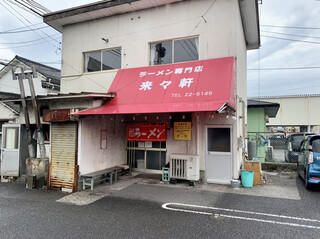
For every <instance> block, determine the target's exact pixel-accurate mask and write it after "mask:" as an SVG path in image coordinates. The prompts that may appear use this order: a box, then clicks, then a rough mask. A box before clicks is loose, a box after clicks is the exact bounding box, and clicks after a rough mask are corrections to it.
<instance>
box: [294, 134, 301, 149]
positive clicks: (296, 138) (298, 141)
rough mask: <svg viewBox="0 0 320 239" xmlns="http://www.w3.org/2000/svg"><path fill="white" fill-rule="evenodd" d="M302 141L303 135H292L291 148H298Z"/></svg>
mask: <svg viewBox="0 0 320 239" xmlns="http://www.w3.org/2000/svg"><path fill="white" fill-rule="evenodd" d="M302 140H304V136H303V135H292V147H300V145H301V142H302Z"/></svg>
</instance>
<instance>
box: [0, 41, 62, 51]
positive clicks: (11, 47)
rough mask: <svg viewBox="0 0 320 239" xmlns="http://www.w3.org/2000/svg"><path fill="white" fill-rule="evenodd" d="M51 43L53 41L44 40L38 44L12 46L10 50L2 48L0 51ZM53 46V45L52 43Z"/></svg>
mask: <svg viewBox="0 0 320 239" xmlns="http://www.w3.org/2000/svg"><path fill="white" fill-rule="evenodd" d="M50 41H52V40H46V39H44V41H43V42H38V43H33V44H23V45H21V46H12V47H10V48H8V47H1V48H0V49H14V48H23V47H27V46H34V45H40V44H44V43H50ZM50 44H51V43H50ZM55 47H56V46H55Z"/></svg>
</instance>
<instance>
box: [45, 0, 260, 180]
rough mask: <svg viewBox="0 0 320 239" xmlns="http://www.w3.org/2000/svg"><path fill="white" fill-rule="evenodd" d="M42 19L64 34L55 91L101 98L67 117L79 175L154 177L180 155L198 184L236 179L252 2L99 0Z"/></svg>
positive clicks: (254, 36)
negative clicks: (193, 168) (72, 123)
mask: <svg viewBox="0 0 320 239" xmlns="http://www.w3.org/2000/svg"><path fill="white" fill-rule="evenodd" d="M44 22H45V23H47V24H49V25H50V26H52V27H54V28H55V29H57V30H58V31H60V32H61V33H62V36H63V37H62V70H61V71H62V76H61V92H62V93H66V94H70V93H80V92H96V93H109V94H108V97H107V98H106V99H105V100H104V101H103V103H102V104H101V105H100V106H99V107H96V108H91V109H88V110H84V111H80V112H78V113H76V114H77V115H78V116H79V123H78V126H77V131H76V132H77V147H75V148H76V149H77V161H76V162H77V163H78V165H79V172H80V174H85V173H89V172H93V171H97V170H101V169H104V168H107V167H112V166H114V165H117V164H123V163H126V164H129V165H130V166H131V167H132V168H133V169H134V170H136V171H143V172H149V173H159V172H161V169H162V167H164V166H165V165H166V164H167V163H168V162H170V158H171V157H174V155H176V154H179V155H180V156H181V155H197V157H195V160H199V166H200V172H201V173H200V175H201V179H202V181H203V182H213V183H223V184H230V180H232V179H237V178H238V177H239V171H240V167H241V164H242V160H243V158H244V157H243V156H244V151H245V148H244V147H245V144H244V138H245V132H246V129H245V124H246V99H247V76H246V66H247V50H250V49H257V48H259V44H260V38H259V20H258V2H257V1H256V0H242V1H238V0H213V1H212V0H156V1H155V0H152V1H151V0H110V1H100V2H96V3H91V4H88V5H84V6H80V7H75V8H71V9H65V10H62V11H58V12H53V13H49V14H47V15H45V16H44ZM171 167H174V166H173V165H171ZM175 167H176V166H175ZM179 167H180V166H179ZM181 167H182V166H181ZM176 169H177V167H176Z"/></svg>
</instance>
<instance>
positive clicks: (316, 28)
mask: <svg viewBox="0 0 320 239" xmlns="http://www.w3.org/2000/svg"><path fill="white" fill-rule="evenodd" d="M260 26H261V27H277V28H293V29H310V30H319V29H320V27H295V26H293V27H292V26H275V25H263V24H261V25H260Z"/></svg>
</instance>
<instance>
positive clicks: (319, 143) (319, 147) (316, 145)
mask: <svg viewBox="0 0 320 239" xmlns="http://www.w3.org/2000/svg"><path fill="white" fill-rule="evenodd" d="M312 151H313V152H317V153H320V139H316V140H313V141H312Z"/></svg>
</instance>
